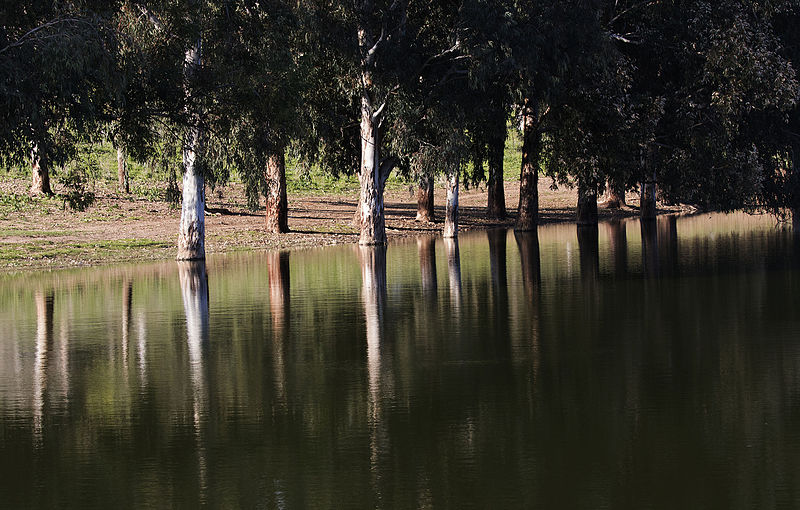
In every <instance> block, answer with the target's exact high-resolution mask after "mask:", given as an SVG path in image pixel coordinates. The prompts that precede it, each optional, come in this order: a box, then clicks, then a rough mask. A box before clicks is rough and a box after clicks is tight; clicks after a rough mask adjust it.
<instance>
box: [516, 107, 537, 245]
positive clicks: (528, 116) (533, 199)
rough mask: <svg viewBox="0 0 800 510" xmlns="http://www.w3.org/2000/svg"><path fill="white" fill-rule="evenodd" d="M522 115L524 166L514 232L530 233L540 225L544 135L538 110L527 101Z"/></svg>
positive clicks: (521, 174) (521, 172)
mask: <svg viewBox="0 0 800 510" xmlns="http://www.w3.org/2000/svg"><path fill="white" fill-rule="evenodd" d="M525 103H526V104H525V107H524V109H523V113H522V165H521V169H520V176H519V207H518V208H517V222H516V224H515V225H514V230H519V231H530V230H534V229H536V226H537V225H538V224H539V156H540V152H541V148H542V134H541V133H540V132H539V129H538V126H537V116H538V108H537V107H536V105H535V104H532V103H531V102H529V101H527V100H526V102H525Z"/></svg>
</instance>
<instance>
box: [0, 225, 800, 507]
mask: <svg viewBox="0 0 800 510" xmlns="http://www.w3.org/2000/svg"><path fill="white" fill-rule="evenodd" d="M795 243H796V241H795V238H794V237H793V235H792V231H791V229H790V228H788V227H785V226H783V225H778V224H776V222H775V220H774V219H773V218H771V217H769V216H748V215H746V214H740V213H737V214H730V215H720V214H714V215H697V216H687V217H677V218H676V217H674V216H665V217H660V218H659V219H658V221H657V222H653V223H648V224H645V225H641V224H640V223H639V221H638V220H619V221H614V222H610V223H601V224H600V225H599V228H596V229H592V228H588V229H586V228H580V229H579V228H578V227H576V226H575V225H571V224H554V225H544V226H542V227H540V228H539V231H538V234H537V233H532V234H515V233H514V232H510V231H505V230H495V231H489V232H476V233H464V234H462V235H461V236H460V238H459V239H458V241H449V240H443V239H441V238H433V237H431V238H420V239H411V240H407V241H401V242H397V243H392V244H390V245H389V246H388V248H365V247H357V246H339V247H331V248H320V249H313V250H298V251H292V252H281V253H277V252H275V253H269V252H263V253H247V254H235V255H228V256H216V257H211V258H209V260H208V261H207V263H205V264H197V263H195V264H191V263H177V262H164V263H157V264H149V265H136V266H118V267H108V268H99V269H80V270H63V271H53V272H42V273H34V272H31V273H20V274H9V275H0V477H2V478H1V479H2V482H0V502H2V503H0V505H2V506H3V507H5V508H21V507H22V508H25V507H46V508H112V507H113V508H143V507H172V508H175V507H183V508H194V507H197V506H201V505H206V506H210V507H232V508H254V507H259V508H417V507H419V508H427V507H436V508H542V509H545V508H546V509H553V508H587V509H595V508H637V509H639V508H665V509H674V508H776V507H785V508H798V507H800V314H798V313H797V308H798V306H800V271H799V270H800V248H798V247H796V245H795Z"/></svg>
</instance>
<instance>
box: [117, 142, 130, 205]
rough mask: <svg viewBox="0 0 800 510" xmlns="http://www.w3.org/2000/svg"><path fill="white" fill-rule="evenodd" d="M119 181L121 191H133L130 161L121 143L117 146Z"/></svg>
mask: <svg viewBox="0 0 800 510" xmlns="http://www.w3.org/2000/svg"><path fill="white" fill-rule="evenodd" d="M117 181H118V184H119V190H120V191H121V192H123V193H130V192H131V186H130V182H129V179H128V163H127V161H126V158H125V149H124V148H123V147H122V146H121V145H120V146H119V147H117Z"/></svg>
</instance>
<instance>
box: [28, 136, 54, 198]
mask: <svg viewBox="0 0 800 510" xmlns="http://www.w3.org/2000/svg"><path fill="white" fill-rule="evenodd" d="M31 173H32V174H33V175H32V177H33V182H32V183H31V193H32V194H33V195H52V194H53V190H52V188H51V187H50V167H49V162H48V160H47V156H46V155H45V154H42V152H41V151H40V150H39V146H38V145H34V146H33V149H32V150H31Z"/></svg>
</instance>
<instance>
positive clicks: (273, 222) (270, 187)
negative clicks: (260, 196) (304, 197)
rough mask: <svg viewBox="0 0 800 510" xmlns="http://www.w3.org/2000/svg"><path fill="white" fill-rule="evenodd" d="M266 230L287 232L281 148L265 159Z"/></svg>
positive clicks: (282, 152)
mask: <svg viewBox="0 0 800 510" xmlns="http://www.w3.org/2000/svg"><path fill="white" fill-rule="evenodd" d="M266 180H267V211H266V228H267V232H269V233H272V234H285V233H286V232H288V231H289V207H288V200H287V198H286V155H285V151H284V149H283V148H282V147H281V148H280V149H279V150H277V151H276V152H275V153H274V154H270V155H269V158H268V159H267V172H266Z"/></svg>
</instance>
